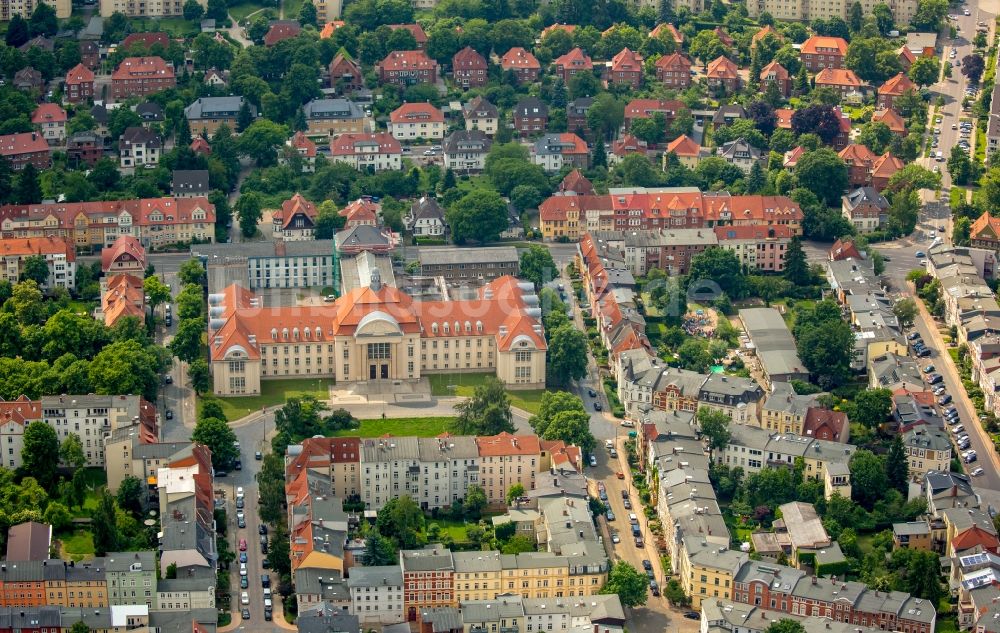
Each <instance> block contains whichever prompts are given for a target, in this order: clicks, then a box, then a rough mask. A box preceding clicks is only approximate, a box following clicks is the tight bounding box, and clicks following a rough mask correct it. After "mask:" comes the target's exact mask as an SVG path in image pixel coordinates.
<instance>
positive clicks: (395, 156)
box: [330, 149, 403, 171]
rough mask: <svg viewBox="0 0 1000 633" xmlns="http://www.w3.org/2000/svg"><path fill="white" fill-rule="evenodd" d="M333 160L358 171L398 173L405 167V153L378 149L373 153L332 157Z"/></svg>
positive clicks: (356, 153)
mask: <svg viewBox="0 0 1000 633" xmlns="http://www.w3.org/2000/svg"><path fill="white" fill-rule="evenodd" d="M330 159H331V160H336V161H340V162H342V163H347V164H348V165H350V166H351V167H354V168H355V169H358V170H372V171H385V170H387V169H388V170H391V171H398V170H400V169H402V167H403V153H402V152H401V151H400V152H398V153H397V152H379V151H378V150H377V149H376V150H374V151H371V152H355V153H353V154H342V155H337V156H332V157H331V158H330Z"/></svg>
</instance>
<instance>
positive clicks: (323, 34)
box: [319, 20, 347, 40]
mask: <svg viewBox="0 0 1000 633" xmlns="http://www.w3.org/2000/svg"><path fill="white" fill-rule="evenodd" d="M346 24H347V23H346V22H344V21H343V20H334V21H332V22H327V23H326V24H325V25H324V26H323V30H322V31H320V32H319V39H321V40H325V39H327V38H328V37H333V33H334V31H336V30H337V29H339V28H341V27H343V26H345V25H346Z"/></svg>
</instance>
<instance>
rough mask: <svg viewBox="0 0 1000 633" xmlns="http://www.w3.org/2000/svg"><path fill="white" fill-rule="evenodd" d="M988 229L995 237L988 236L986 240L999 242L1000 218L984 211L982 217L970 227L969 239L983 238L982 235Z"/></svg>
mask: <svg viewBox="0 0 1000 633" xmlns="http://www.w3.org/2000/svg"><path fill="white" fill-rule="evenodd" d="M986 229H989V230H990V231H992V233H993V235H988V236H986V239H990V240H997V239H998V238H1000V218H998V217H994V216H992V215H990V212H989V211H984V212H983V214H982V215H981V216H979V217H978V218H976V221H975V222H973V223H972V226H970V227H969V237H970V238H971V239H981V238H983V236H982V233H983V231H985V230H986Z"/></svg>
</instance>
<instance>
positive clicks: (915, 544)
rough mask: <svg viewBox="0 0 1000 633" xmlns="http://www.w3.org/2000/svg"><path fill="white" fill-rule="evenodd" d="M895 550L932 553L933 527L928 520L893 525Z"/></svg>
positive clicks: (893, 546) (893, 545)
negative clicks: (914, 550)
mask: <svg viewBox="0 0 1000 633" xmlns="http://www.w3.org/2000/svg"><path fill="white" fill-rule="evenodd" d="M892 548H893V549H901V548H905V549H918V550H922V551H925V552H929V551H931V527H930V525H928V524H927V521H926V520H923V521H910V522H907V523H893V524H892Z"/></svg>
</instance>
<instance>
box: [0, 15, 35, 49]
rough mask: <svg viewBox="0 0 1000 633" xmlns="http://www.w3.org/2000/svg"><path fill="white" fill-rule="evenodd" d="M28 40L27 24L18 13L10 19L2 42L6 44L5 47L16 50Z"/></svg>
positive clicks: (29, 36)
mask: <svg viewBox="0 0 1000 633" xmlns="http://www.w3.org/2000/svg"><path fill="white" fill-rule="evenodd" d="M30 38H31V35H30V34H29V33H28V22H27V21H26V20H25V19H24V18H23V17H21V14H20V13H15V14H14V15H13V16H12V17H11V19H10V24H8V25H7V35H6V36H5V37H4V41H5V42H7V46H10V47H11V48H17V47H18V46H21V45H22V44H24V43H25V42H27V41H28V40H29V39H30Z"/></svg>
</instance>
